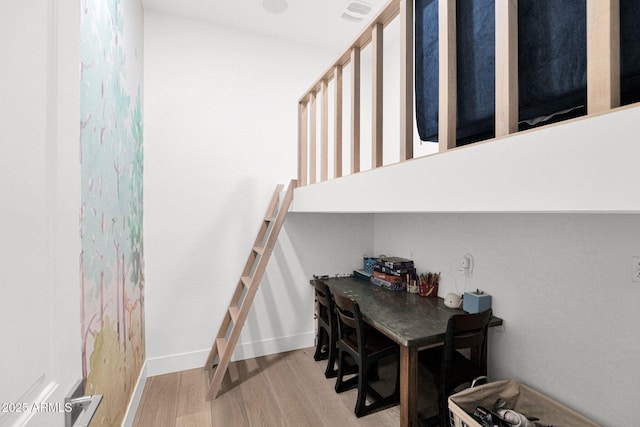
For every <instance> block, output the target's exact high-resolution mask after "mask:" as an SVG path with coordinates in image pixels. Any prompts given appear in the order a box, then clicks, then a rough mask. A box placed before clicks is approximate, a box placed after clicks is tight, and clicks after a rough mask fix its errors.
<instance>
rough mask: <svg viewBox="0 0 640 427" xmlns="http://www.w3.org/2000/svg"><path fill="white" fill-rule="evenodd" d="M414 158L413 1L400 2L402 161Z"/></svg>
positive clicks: (403, 0)
mask: <svg viewBox="0 0 640 427" xmlns="http://www.w3.org/2000/svg"><path fill="white" fill-rule="evenodd" d="M412 158H413V0H400V161H404V160H409V159H412Z"/></svg>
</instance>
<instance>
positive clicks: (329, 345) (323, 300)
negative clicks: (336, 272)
mask: <svg viewBox="0 0 640 427" xmlns="http://www.w3.org/2000/svg"><path fill="white" fill-rule="evenodd" d="M313 286H314V287H315V292H316V302H317V303H318V306H317V311H316V317H317V319H318V331H317V335H316V352H315V353H314V355H313V359H314V360H316V361H318V360H327V369H325V371H324V376H325V377H327V378H334V377H336V376H337V375H338V370H337V369H336V367H335V364H336V353H337V349H336V347H337V341H338V320H337V318H336V313H335V309H334V308H333V299H332V298H331V291H330V290H329V287H328V286H327V284H326V283H324V282H323V281H321V280H314V281H313Z"/></svg>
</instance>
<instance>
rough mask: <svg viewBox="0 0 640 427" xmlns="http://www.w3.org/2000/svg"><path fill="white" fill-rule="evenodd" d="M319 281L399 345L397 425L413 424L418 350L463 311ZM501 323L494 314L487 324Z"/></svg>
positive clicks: (349, 281)
mask: <svg viewBox="0 0 640 427" xmlns="http://www.w3.org/2000/svg"><path fill="white" fill-rule="evenodd" d="M322 281H323V282H325V283H326V284H327V285H329V288H330V289H331V291H332V292H334V293H340V294H343V295H347V296H349V297H352V298H353V299H355V300H356V301H358V304H360V310H361V311H362V317H363V318H364V320H366V321H367V323H369V324H370V325H372V326H373V327H375V328H376V329H378V330H379V331H380V332H382V333H384V334H385V335H386V336H388V337H389V338H391V339H392V340H393V341H395V342H397V343H398V344H399V345H400V425H401V426H402V427H414V426H417V425H418V422H417V418H418V414H417V412H418V410H417V402H418V381H417V380H418V349H419V348H420V347H425V346H428V345H432V344H440V343H442V342H444V334H445V332H446V330H447V322H448V321H449V317H451V315H453V314H459V313H464V311H462V310H460V309H452V308H448V307H446V306H445V305H444V300H443V299H442V298H427V297H421V296H419V295H418V294H410V293H408V292H404V291H388V290H385V289H382V288H380V287H378V286H376V285H373V284H371V283H369V282H367V281H364V280H360V279H355V278H353V277H344V278H330V279H322ZM501 324H502V320H501V319H499V318H497V317H494V318H493V319H492V320H491V323H490V326H497V325H501Z"/></svg>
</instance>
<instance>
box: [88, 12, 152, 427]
mask: <svg viewBox="0 0 640 427" xmlns="http://www.w3.org/2000/svg"><path fill="white" fill-rule="evenodd" d="M80 12H81V59H80V61H81V64H80V66H81V107H80V110H81V113H80V114H81V117H80V126H81V164H82V167H81V170H82V172H81V174H82V180H81V194H82V196H81V210H80V235H81V239H82V253H81V260H80V273H81V287H82V289H81V292H82V301H81V303H82V374H83V378H84V379H85V381H86V385H85V391H86V393H88V394H94V393H99V394H103V395H104V400H103V401H102V404H101V405H100V408H99V410H98V413H97V415H96V416H95V418H94V421H93V423H92V425H109V426H111V425H120V424H121V422H122V419H123V417H124V415H125V412H126V409H127V405H128V403H129V399H130V397H131V395H132V393H133V389H134V387H135V384H136V381H137V379H138V376H139V374H140V370H141V368H142V365H143V363H144V360H145V346H144V342H145V340H144V256H143V232H142V218H143V198H142V196H143V193H142V191H143V144H142V141H143V138H142V87H143V84H142V80H143V78H142V53H143V52H142V48H143V47H142V34H143V18H142V17H143V15H142V6H141V4H140V1H139V0H83V1H81V11H80Z"/></svg>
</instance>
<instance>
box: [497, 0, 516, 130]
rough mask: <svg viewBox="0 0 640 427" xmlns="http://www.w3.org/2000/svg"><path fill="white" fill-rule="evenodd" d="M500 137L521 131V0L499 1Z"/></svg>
mask: <svg viewBox="0 0 640 427" xmlns="http://www.w3.org/2000/svg"><path fill="white" fill-rule="evenodd" d="M495 8H496V137H498V136H503V135H509V134H510V133H515V132H517V131H518V0H496V2H495Z"/></svg>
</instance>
